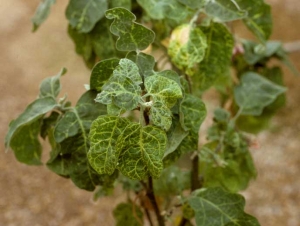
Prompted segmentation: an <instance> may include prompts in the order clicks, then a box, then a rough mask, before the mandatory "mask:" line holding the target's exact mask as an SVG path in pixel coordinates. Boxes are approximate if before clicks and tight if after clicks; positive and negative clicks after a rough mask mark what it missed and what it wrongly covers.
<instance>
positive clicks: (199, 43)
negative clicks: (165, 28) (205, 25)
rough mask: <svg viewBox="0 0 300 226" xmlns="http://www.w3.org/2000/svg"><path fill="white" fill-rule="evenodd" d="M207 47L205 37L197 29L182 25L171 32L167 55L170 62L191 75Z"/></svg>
mask: <svg viewBox="0 0 300 226" xmlns="http://www.w3.org/2000/svg"><path fill="white" fill-rule="evenodd" d="M206 47H207V42H206V36H205V35H204V34H203V33H202V31H201V30H200V29H199V28H197V27H196V28H193V27H192V26H191V25H188V24H184V25H181V26H179V27H177V28H175V30H173V32H172V35H171V39H170V43H169V47H168V54H169V56H170V57H171V60H172V62H173V63H174V64H175V65H176V66H177V67H178V68H179V69H181V70H183V71H184V72H185V73H186V74H188V75H190V76H191V75H193V74H194V73H195V70H196V67H195V66H196V64H198V63H200V62H201V61H202V60H203V58H204V55H205V49H206Z"/></svg>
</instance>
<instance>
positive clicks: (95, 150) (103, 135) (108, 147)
mask: <svg viewBox="0 0 300 226" xmlns="http://www.w3.org/2000/svg"><path fill="white" fill-rule="evenodd" d="M129 123H130V121H129V120H128V119H125V118H122V117H117V116H108V115H104V116H99V117H98V118H97V119H96V120H95V121H94V122H93V123H92V126H91V130H90V145H91V147H90V150H89V152H88V160H89V162H90V164H91V166H92V167H93V168H94V169H95V170H96V171H97V173H99V174H112V173H113V172H114V171H115V168H116V167H117V163H118V158H119V155H120V151H118V150H117V148H116V145H117V139H118V137H119V136H120V135H121V133H123V131H124V129H125V127H126V126H127V125H128V124H129Z"/></svg>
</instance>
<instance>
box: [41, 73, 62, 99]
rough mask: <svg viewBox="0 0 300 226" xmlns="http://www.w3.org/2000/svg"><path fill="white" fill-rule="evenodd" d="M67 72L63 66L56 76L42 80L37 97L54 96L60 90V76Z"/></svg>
mask: <svg viewBox="0 0 300 226" xmlns="http://www.w3.org/2000/svg"><path fill="white" fill-rule="evenodd" d="M66 72H67V70H66V69H65V68H63V69H62V70H61V71H60V72H59V73H58V74H57V75H56V76H53V77H49V78H46V79H44V80H43V81H42V83H41V85H40V95H39V97H40V98H42V97H47V96H50V97H53V98H56V97H57V96H58V94H59V93H60V90H61V85H60V78H61V76H62V75H64V74H65V73H66Z"/></svg>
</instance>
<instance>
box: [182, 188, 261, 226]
mask: <svg viewBox="0 0 300 226" xmlns="http://www.w3.org/2000/svg"><path fill="white" fill-rule="evenodd" d="M188 202H189V204H190V206H191V207H192V209H194V211H195V219H196V224H197V226H207V225H209V226H227V225H232V226H233V225H234V226H259V225H260V224H259V223H258V221H257V220H256V219H255V218H254V217H252V216H250V215H248V214H246V213H245V212H244V207H245V199H244V198H243V197H242V196H241V195H239V194H231V193H228V192H226V191H224V190H223V189H221V188H208V189H200V190H196V192H194V193H193V194H192V195H191V196H190V197H189V199H188Z"/></svg>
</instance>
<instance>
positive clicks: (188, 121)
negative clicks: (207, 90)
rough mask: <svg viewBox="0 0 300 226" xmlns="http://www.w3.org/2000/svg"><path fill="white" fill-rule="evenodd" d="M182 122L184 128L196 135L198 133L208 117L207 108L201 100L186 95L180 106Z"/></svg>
mask: <svg viewBox="0 0 300 226" xmlns="http://www.w3.org/2000/svg"><path fill="white" fill-rule="evenodd" d="M180 112H181V115H180V120H181V124H182V126H184V128H187V129H188V130H192V131H193V132H194V133H198V131H199V128H200V126H201V124H202V122H203V121H204V119H205V117H206V107H205V104H204V103H203V102H202V100H201V99H199V98H197V97H195V96H193V95H191V94H186V95H185V97H184V98H183V100H182V102H181V105H180Z"/></svg>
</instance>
